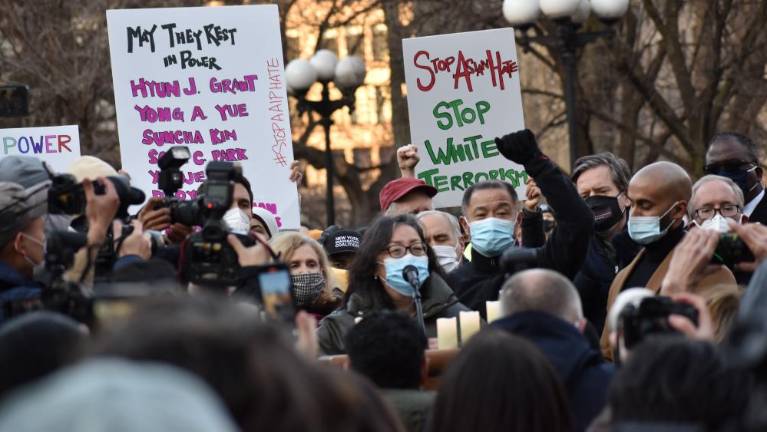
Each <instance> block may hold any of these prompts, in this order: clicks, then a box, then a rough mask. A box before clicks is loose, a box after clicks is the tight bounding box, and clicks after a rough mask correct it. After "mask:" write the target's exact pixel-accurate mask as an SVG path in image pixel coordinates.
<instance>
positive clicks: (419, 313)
mask: <svg viewBox="0 0 767 432" xmlns="http://www.w3.org/2000/svg"><path fill="white" fill-rule="evenodd" d="M410 284H411V285H412V286H413V288H414V289H415V290H414V291H413V303H415V319H416V320H417V321H418V325H419V326H420V327H421V330H422V331H423V334H424V336H425V335H426V324H424V322H423V305H422V304H421V290H420V289H419V288H420V287H419V286H418V285H417V284H413V282H412V281H411V282H410Z"/></svg>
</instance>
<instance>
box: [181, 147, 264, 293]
mask: <svg viewBox="0 0 767 432" xmlns="http://www.w3.org/2000/svg"><path fill="white" fill-rule="evenodd" d="M205 175H206V177H207V180H206V181H205V183H204V184H203V186H202V189H201V191H200V195H199V197H198V200H197V205H196V208H197V212H198V213H199V218H200V219H201V220H202V224H201V225H202V231H201V232H198V233H195V234H192V235H191V236H189V237H188V238H187V239H186V241H185V242H184V245H183V248H184V252H183V253H184V257H185V268H184V269H183V274H184V276H185V278H186V280H188V281H189V282H192V283H195V284H200V285H208V286H236V285H238V284H239V282H240V278H239V273H240V265H239V260H238V258H237V253H236V252H235V251H234V249H232V247H231V245H229V243H228V241H227V239H226V238H227V236H228V235H229V234H230V230H229V227H228V226H227V224H226V222H224V221H223V220H222V218H223V217H224V214H225V213H226V212H227V210H229V209H230V208H231V207H232V201H233V195H234V179H235V177H237V176H238V175H241V168H240V166H239V165H235V164H233V163H231V162H220V161H213V162H209V163H208V166H207V167H206V168H205ZM184 206H186V204H184V205H179V208H181V207H184ZM185 211H186V210H185ZM190 213H191V212H190ZM236 235H237V234H236ZM237 237H238V238H239V239H240V241H241V242H242V243H243V244H244V245H245V246H252V245H254V244H255V241H254V240H253V239H252V238H251V237H248V236H246V235H237Z"/></svg>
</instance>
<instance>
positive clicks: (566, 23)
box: [503, 0, 629, 166]
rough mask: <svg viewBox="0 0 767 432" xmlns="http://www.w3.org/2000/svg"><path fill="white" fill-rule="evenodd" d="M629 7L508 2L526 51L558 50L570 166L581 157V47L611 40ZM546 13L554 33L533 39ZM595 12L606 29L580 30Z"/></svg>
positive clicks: (618, 0) (607, 0) (578, 0)
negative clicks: (578, 90) (534, 45)
mask: <svg viewBox="0 0 767 432" xmlns="http://www.w3.org/2000/svg"><path fill="white" fill-rule="evenodd" d="M628 7H629V0H590V1H589V0H504V2H503V16H504V17H505V18H506V20H507V21H508V22H509V23H510V24H511V25H512V26H514V27H515V28H516V29H517V30H518V35H517V41H518V42H519V44H520V45H522V47H523V49H527V48H529V46H530V44H531V43H539V44H542V45H544V46H546V47H548V48H551V49H553V50H555V51H558V53H559V56H560V59H561V61H562V67H563V69H564V76H565V108H566V110H567V131H568V136H569V140H570V165H571V166H572V164H574V163H575V161H576V159H578V157H579V156H580V155H579V154H578V138H577V125H578V124H577V121H576V111H575V105H576V88H575V84H576V80H577V79H578V75H577V70H576V69H577V68H576V63H577V58H576V53H577V51H578V49H579V48H581V47H584V46H586V45H588V44H589V43H590V42H593V41H595V40H597V39H599V38H600V37H611V36H612V35H613V30H612V28H610V27H609V26H610V25H611V24H613V23H615V22H616V21H618V20H619V19H620V18H622V17H623V16H624V15H625V14H626V11H627V10H628ZM541 12H543V14H544V15H545V16H546V17H548V18H550V19H551V20H552V21H553V22H554V25H555V26H556V31H555V32H554V33H553V34H548V35H542V36H529V35H528V30H529V29H530V27H532V26H534V25H535V22H536V21H537V20H538V17H539V16H540V15H541ZM591 12H593V13H594V14H595V15H596V16H597V17H598V18H599V19H600V20H601V21H602V23H603V24H605V29H604V30H601V31H595V32H585V31H579V30H580V28H581V26H582V25H583V23H585V22H586V20H587V19H588V18H589V15H590V13H591Z"/></svg>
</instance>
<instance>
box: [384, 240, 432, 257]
mask: <svg viewBox="0 0 767 432" xmlns="http://www.w3.org/2000/svg"><path fill="white" fill-rule="evenodd" d="M408 251H410V253H411V254H413V255H415V256H424V255H426V246H425V245H424V244H423V243H413V244H411V245H410V246H407V247H405V246H401V245H391V246H389V247H388V248H386V252H388V253H389V256H390V257H392V258H402V257H403V256H405V255H406V254H407V252H408Z"/></svg>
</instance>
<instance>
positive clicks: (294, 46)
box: [285, 35, 301, 61]
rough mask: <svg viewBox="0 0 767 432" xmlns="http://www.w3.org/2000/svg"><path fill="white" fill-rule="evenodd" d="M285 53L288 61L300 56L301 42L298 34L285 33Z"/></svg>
mask: <svg viewBox="0 0 767 432" xmlns="http://www.w3.org/2000/svg"><path fill="white" fill-rule="evenodd" d="M285 45H287V46H286V47H285V55H286V56H287V58H288V61H291V60H293V59H297V58H299V57H301V42H300V41H299V39H298V36H291V35H287V36H286V37H285Z"/></svg>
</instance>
